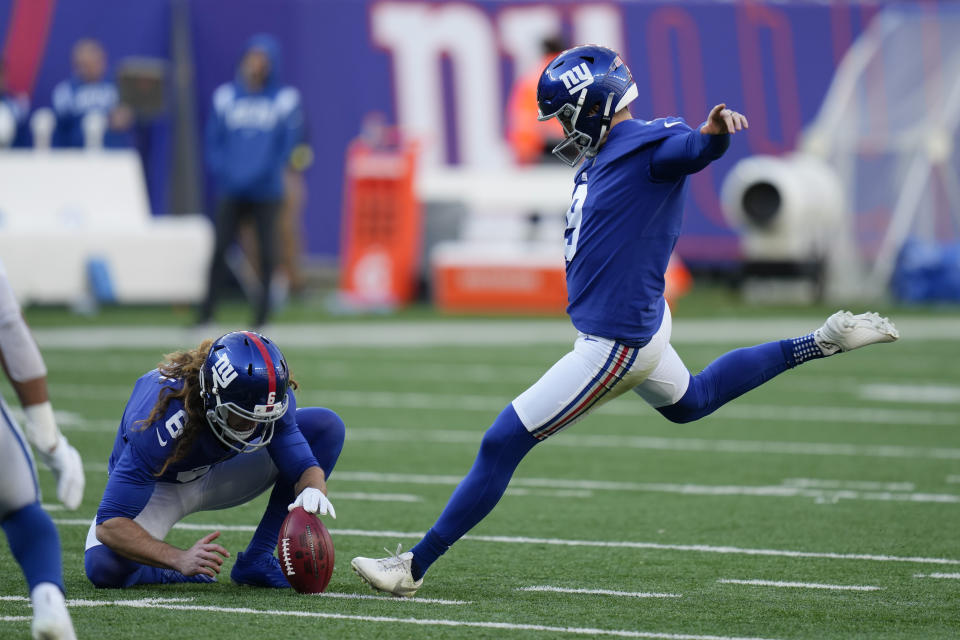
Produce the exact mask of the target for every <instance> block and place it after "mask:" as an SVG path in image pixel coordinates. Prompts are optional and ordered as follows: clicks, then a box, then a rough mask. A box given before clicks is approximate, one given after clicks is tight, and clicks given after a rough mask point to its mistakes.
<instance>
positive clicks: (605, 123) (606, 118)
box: [584, 90, 613, 158]
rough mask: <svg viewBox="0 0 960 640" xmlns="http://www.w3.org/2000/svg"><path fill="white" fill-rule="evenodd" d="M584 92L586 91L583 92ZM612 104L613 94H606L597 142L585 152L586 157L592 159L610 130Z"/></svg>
mask: <svg viewBox="0 0 960 640" xmlns="http://www.w3.org/2000/svg"><path fill="white" fill-rule="evenodd" d="M584 91H586V90H584ZM612 104H613V92H612V91H611V92H610V93H608V94H607V104H605V105H604V107H603V115H602V116H601V117H600V135H598V136H597V140H596V141H595V142H594V143H593V144H591V145H590V148H589V149H588V150H587V156H588V157H591V158H592V157H593V156H595V155H597V152H598V151H600V145H601V144H603V142H604V140H605V139H606V137H607V133H608V131H609V129H610V121H611V120H613V114H612V113H610V107H611V105H612Z"/></svg>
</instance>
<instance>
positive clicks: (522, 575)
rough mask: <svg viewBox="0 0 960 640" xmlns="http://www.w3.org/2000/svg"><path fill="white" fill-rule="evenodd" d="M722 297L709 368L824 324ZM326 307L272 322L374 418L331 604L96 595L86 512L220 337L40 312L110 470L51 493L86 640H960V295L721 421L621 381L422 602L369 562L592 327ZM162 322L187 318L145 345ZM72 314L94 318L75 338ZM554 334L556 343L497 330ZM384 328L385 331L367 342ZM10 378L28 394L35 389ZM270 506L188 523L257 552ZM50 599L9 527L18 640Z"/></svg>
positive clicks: (5, 617)
mask: <svg viewBox="0 0 960 640" xmlns="http://www.w3.org/2000/svg"><path fill="white" fill-rule="evenodd" d="M707 306H710V305H707ZM243 313H244V310H236V315H237V317H238V318H242V317H243ZM719 314H720V315H722V316H723V317H724V318H725V323H724V324H722V325H718V326H719V328H718V329H717V330H715V331H714V330H711V326H710V322H709V321H708V319H709V317H710V315H711V314H710V311H709V309H703V308H694V310H693V312H692V313H691V314H690V316H692V318H690V317H688V316H685V315H684V313H683V309H682V308H681V309H680V310H679V311H678V312H676V313H675V316H674V319H675V332H674V335H675V340H674V344H675V346H676V347H677V350H678V351H679V353H680V354H681V356H682V357H683V358H684V360H685V361H686V363H687V365H688V366H689V367H690V368H691V369H693V370H699V369H700V368H702V367H703V366H704V365H706V364H707V363H708V362H709V361H710V360H711V359H713V358H714V357H716V356H718V355H720V354H721V353H723V352H724V351H726V350H728V349H731V348H734V347H737V346H744V345H747V344H751V343H752V342H753V341H754V338H755V339H756V340H761V339H767V337H768V335H767V334H768V333H770V332H771V331H774V332H775V331H776V328H777V327H778V326H782V327H783V331H784V335H783V337H790V334H789V333H787V332H789V331H790V330H792V329H794V328H795V327H798V326H805V324H809V327H808V328H810V329H812V328H815V327H816V326H817V325H818V324H819V323H820V322H821V321H822V319H823V317H824V316H825V314H821V313H820V310H817V311H816V312H811V311H807V310H804V311H797V310H793V311H792V312H789V313H788V312H784V311H782V310H781V311H776V310H775V311H771V312H769V313H765V312H764V311H763V310H756V309H752V310H747V309H740V313H739V315H738V314H737V312H736V310H735V309H733V308H726V307H723V308H722V309H721V311H720V312H719ZM891 315H893V316H894V319H895V320H896V319H898V318H897V316H896V314H894V313H891ZM308 316H309V314H308V313H302V314H301V315H296V314H294V315H292V316H289V315H288V316H286V317H283V316H282V317H281V319H280V321H278V323H277V324H276V326H275V327H274V331H273V333H272V335H273V337H274V338H275V339H276V340H277V342H278V343H279V344H280V346H281V347H282V348H283V349H284V351H285V353H286V354H287V357H288V359H289V361H290V363H291V366H292V368H293V371H294V374H295V377H296V378H297V379H298V380H299V382H300V384H301V387H302V392H301V393H299V394H298V400H299V404H300V406H309V405H324V406H328V407H330V408H332V409H334V410H336V411H337V412H339V413H340V414H341V416H342V417H343V418H344V420H345V422H346V424H347V429H348V431H347V442H346V446H345V448H344V451H343V455H342V457H341V458H340V461H339V464H338V466H337V469H336V471H335V472H334V474H333V476H332V478H331V480H330V483H329V486H330V497H331V499H332V501H333V503H334V504H335V505H336V509H337V514H338V516H339V518H338V519H337V520H336V521H328V522H327V524H328V527H330V529H331V533H332V535H333V540H334V543H335V545H336V552H337V559H336V569H335V571H334V575H333V579H332V582H331V584H330V587H329V589H328V591H329V592H330V593H329V596H303V595H298V594H296V593H292V592H289V591H288V592H283V593H277V592H273V591H265V590H255V589H251V588H239V587H236V586H234V585H232V584H231V583H230V582H229V579H228V578H227V576H228V574H229V569H230V567H231V566H232V559H231V560H228V561H227V562H226V563H225V567H224V568H225V572H224V574H223V577H222V578H221V580H220V582H219V583H218V584H213V585H188V586H183V587H177V586H164V587H156V588H135V589H129V590H126V591H122V592H121V591H101V590H96V589H94V588H93V587H92V586H90V584H89V583H88V582H87V580H86V578H85V576H84V573H83V545H84V539H85V536H86V532H87V523H89V521H90V519H91V518H92V517H93V515H94V513H95V510H96V506H97V503H98V500H99V496H100V493H101V492H102V490H103V487H104V484H105V480H106V478H105V476H106V472H105V470H106V459H107V455H108V453H109V450H110V447H111V446H112V442H113V437H114V432H115V428H116V423H117V421H118V419H119V417H120V414H121V412H122V410H123V406H124V402H125V399H126V396H127V394H128V392H129V389H130V387H131V385H132V383H133V381H134V379H135V378H136V377H137V376H139V375H140V374H141V373H143V372H145V371H146V370H148V369H150V368H152V367H153V366H154V364H155V363H156V362H157V360H158V359H159V357H160V355H161V354H162V353H163V352H164V351H165V350H167V349H168V348H170V347H176V346H189V342H188V341H189V340H191V339H192V338H193V336H192V334H191V333H190V332H189V331H183V330H179V329H176V325H178V324H183V321H184V317H183V316H182V314H178V313H177V312H172V313H171V312H162V313H151V312H150V311H149V310H140V311H133V312H113V313H112V314H111V313H108V314H106V315H105V316H102V317H101V318H99V319H93V320H81V321H77V320H76V319H75V318H72V317H70V316H67V315H65V314H62V313H59V312H56V311H49V312H48V311H42V312H37V313H30V314H28V317H29V318H30V319H31V322H32V323H33V324H34V326H35V328H36V329H37V334H38V340H39V342H40V343H41V345H42V346H43V345H51V344H56V345H58V346H55V347H49V346H47V347H45V348H44V354H45V357H46V359H47V364H48V368H49V370H50V376H49V380H50V388H51V393H52V396H53V402H54V406H55V408H56V409H57V410H58V412H60V421H61V424H62V428H63V430H64V432H65V434H66V435H67V436H68V437H69V439H70V441H71V442H72V443H74V444H75V445H76V446H77V448H78V449H79V450H80V452H81V454H82V455H83V457H84V462H85V466H86V468H87V493H86V497H85V499H84V503H83V505H82V506H81V508H80V509H79V510H78V511H76V512H66V511H62V510H53V511H52V512H51V513H52V515H53V517H54V518H55V520H56V522H57V523H58V528H59V530H60V534H61V537H62V543H63V550H64V570H65V574H66V584H67V588H68V597H69V598H70V604H71V612H72V615H73V618H74V621H75V625H76V628H77V632H78V635H79V636H80V637H87V638H104V639H107V640H110V639H114V638H116V639H120V638H133V637H136V638H144V639H153V638H183V637H190V638H203V639H204V640H207V639H209V640H214V639H217V638H231V639H234V638H238V637H240V638H251V639H252V638H464V637H470V638H567V637H570V638H576V637H605V636H613V637H627V638H631V637H633V638H673V639H681V638H715V639H728V638H781V639H798V638H809V639H832V638H844V639H847V638H864V639H867V638H869V639H871V640H874V639H882V638H924V639H928V638H956V637H958V636H960V546H958V537H957V532H958V530H960V369H958V367H957V362H958V360H960V341H958V336H960V315H958V314H956V313H951V312H949V311H943V312H936V313H932V312H929V313H924V312H918V311H916V310H914V311H910V312H907V313H904V314H903V316H904V318H905V322H903V323H901V331H902V333H903V338H902V339H901V340H900V341H899V342H898V343H896V344H893V345H878V346H874V347H870V348H867V349H864V350H861V351H857V352H854V353H850V354H843V355H840V356H837V357H834V358H830V359H826V360H820V361H815V362H811V363H808V364H805V365H803V366H801V367H799V368H798V369H796V370H793V371H790V372H787V373H786V374H784V375H782V376H780V377H779V378H777V379H775V380H774V381H772V382H770V383H769V384H767V385H765V386H764V387H762V388H760V389H758V390H755V391H753V392H751V393H750V394H748V395H747V396H745V397H743V398H741V399H739V400H738V401H736V402H735V403H733V404H732V405H729V406H728V407H726V408H724V409H721V410H720V411H719V412H718V413H717V414H715V415H714V416H711V417H709V418H707V419H705V420H702V421H700V422H699V423H694V424H690V425H673V424H670V423H668V422H667V421H666V420H664V419H663V418H661V417H660V416H659V414H657V413H656V412H655V411H653V410H651V409H650V408H648V407H647V406H646V405H645V404H644V403H643V402H642V401H641V400H639V399H638V398H636V397H633V396H632V395H631V394H628V396H629V397H627V396H625V397H621V398H619V399H617V400H615V401H614V402H613V403H611V404H610V405H607V406H606V407H604V408H602V409H601V410H599V411H598V412H596V413H594V414H593V415H591V416H590V417H589V418H587V419H586V420H585V421H582V422H580V423H578V424H576V425H575V426H574V427H573V428H571V429H569V430H567V431H565V432H563V433H562V434H560V435H559V436H557V437H555V438H554V439H552V440H550V441H548V442H547V443H546V444H543V445H541V446H539V447H537V448H535V449H534V450H533V451H532V452H531V454H530V455H529V456H528V457H527V459H526V460H525V461H524V462H523V463H522V464H521V466H520V468H519V470H518V473H517V476H516V477H515V478H514V482H513V483H512V484H511V489H510V490H508V494H507V495H506V496H505V498H504V499H503V501H502V502H501V503H500V505H499V506H498V507H497V508H496V509H495V510H494V512H493V513H492V514H491V516H490V517H488V518H487V519H486V520H485V521H484V522H482V523H481V524H480V525H479V526H478V527H477V528H476V529H475V530H474V531H472V532H471V536H470V537H468V538H467V539H465V540H463V541H461V542H460V543H458V544H457V545H456V546H455V547H454V548H453V549H452V550H451V551H450V552H449V553H448V554H447V555H446V556H445V557H443V558H442V559H441V560H440V561H439V562H438V563H437V564H436V565H434V567H433V569H432V570H431V571H430V573H429V574H428V575H427V578H426V580H425V583H424V586H423V588H422V589H421V591H420V592H419V594H418V596H417V597H416V598H414V599H413V600H398V599H392V598H372V597H370V596H372V595H373V594H372V592H370V591H369V589H368V588H367V587H366V586H365V585H364V584H362V583H361V582H360V580H359V579H358V578H357V577H356V576H355V575H354V574H353V573H352V572H351V571H350V565H349V562H350V558H351V557H353V556H354V555H374V556H380V555H384V552H383V547H388V548H390V549H391V550H392V549H393V548H395V547H396V545H397V543H402V544H403V545H404V548H406V547H408V546H410V545H412V544H413V543H415V542H416V541H417V540H418V539H419V535H420V534H422V532H424V531H425V530H426V529H427V528H428V527H429V526H430V525H431V524H432V523H433V521H434V519H435V518H436V516H437V515H438V514H439V512H440V510H441V509H442V507H443V505H444V504H445V503H446V500H447V498H448V496H449V495H450V492H451V491H452V489H453V486H454V484H455V482H456V480H457V479H459V478H460V477H462V476H463V474H464V473H465V472H466V471H467V469H468V468H469V465H470V464H471V463H472V460H473V457H474V454H475V452H476V448H477V445H478V443H479V440H480V437H481V435H482V433H483V431H484V429H485V428H486V427H487V426H488V425H489V423H490V422H491V421H492V419H493V418H494V417H495V416H496V414H497V413H498V412H499V411H500V409H501V408H502V407H503V406H504V405H505V404H506V403H507V402H509V401H510V400H511V399H512V398H513V397H514V396H515V395H517V394H518V393H519V392H521V391H522V390H523V389H524V388H525V387H526V386H527V385H529V384H530V383H532V382H533V381H534V380H535V379H536V378H537V377H538V376H539V375H540V373H542V372H543V371H544V370H546V368H547V367H549V366H550V365H551V364H552V363H553V362H554V361H555V360H556V359H557V358H559V357H560V356H561V355H563V354H564V353H565V352H566V351H567V350H568V348H569V346H570V338H572V333H570V334H569V338H568V337H565V336H566V334H565V328H564V325H563V322H564V321H563V320H561V319H543V318H541V319H535V320H523V319H520V320H516V321H510V320H504V319H500V318H497V319H493V318H491V319H488V320H483V319H480V320H478V319H476V318H474V319H458V318H439V317H435V316H433V315H432V314H431V313H429V312H426V311H420V312H415V313H412V314H406V315H401V316H400V317H399V318H398V319H395V320H394V319H391V318H386V317H380V318H375V319H372V320H371V319H364V320H362V321H358V322H348V321H347V320H346V319H344V318H339V319H337V318H332V319H331V318H326V319H324V321H323V323H321V324H317V325H314V326H309V325H305V324H303V323H305V322H306V321H307V320H308V319H309V318H308ZM236 321H240V320H236ZM288 321H290V322H296V323H298V324H286V322H288ZM144 322H150V323H151V324H158V323H160V324H165V325H167V329H168V330H169V331H168V333H166V334H163V337H161V338H159V339H158V340H150V339H147V338H144V339H143V340H139V341H138V340H137V335H138V334H137V333H136V332H137V331H139V330H140V329H139V328H138V327H139V325H141V324H142V323H144ZM423 322H429V323H431V324H429V325H427V326H428V329H429V330H428V331H427V333H428V334H430V333H434V334H435V336H436V337H437V340H436V343H435V344H431V340H430V339H429V335H428V337H427V338H420V339H417V340H409V341H406V342H405V340H406V339H405V337H404V336H405V335H406V334H405V333H404V331H405V330H408V329H409V328H410V327H415V326H417V325H419V324H420V323H423ZM104 324H106V325H109V326H110V327H112V328H111V329H109V330H108V331H106V332H105V336H104V333H103V331H102V326H103V325H104ZM69 325H80V327H79V328H78V329H77V331H76V332H75V333H68V332H67V331H66V330H67V329H68V328H69ZM484 326H486V327H487V329H478V327H481V328H482V327H484ZM531 326H532V328H533V333H534V334H535V335H536V336H537V339H535V340H529V341H525V340H523V339H518V340H514V341H510V342H508V343H501V342H498V341H497V340H496V339H495V338H496V336H497V335H498V334H499V335H503V336H509V335H511V334H514V333H515V332H520V334H521V335H525V334H524V333H523V332H524V331H525V330H527V329H530V328H531ZM171 327H173V329H172V330H170V328H171ZM950 327H953V328H954V329H955V330H952V331H951V329H950ZM98 328H100V329H98ZM908 329H909V331H908ZM96 330H100V331H101V334H100V337H98V338H97V339H104V337H106V339H108V340H112V339H115V340H116V342H117V343H118V344H128V343H129V344H131V345H134V346H129V347H127V346H124V347H122V348H117V347H114V348H110V347H103V346H98V344H97V342H96V340H93V339H91V340H86V339H84V338H83V336H84V335H85V334H84V333H83V332H84V331H91V332H93V331H96ZM441 330H442V331H446V332H447V333H446V334H443V335H441V333H442V331H441ZM362 331H369V335H370V336H371V338H375V340H376V345H377V346H373V347H371V346H367V347H364V346H360V345H358V344H356V343H355V341H356V338H355V333H356V332H362ZM447 334H452V335H453V336H454V338H450V337H449V336H448V337H444V335H447ZM731 334H733V336H734V337H733V338H728V337H725V336H728V335H731ZM949 335H953V337H952V338H950V337H948V336H949ZM338 336H342V339H340V338H338ZM457 336H459V339H457V338H456V337H457ZM491 336H493V338H491ZM555 336H560V337H555ZM284 337H287V338H288V340H289V343H287V342H284ZM312 337H316V338H317V340H316V341H315V342H314V341H313V340H312ZM505 339H506V338H505ZM70 340H73V346H70ZM177 340H180V341H182V342H183V344H180V345H178V344H174V343H175V342H176V341H177ZM157 341H158V342H159V343H162V344H154V342H157ZM138 344H139V345H142V346H135V345H138ZM4 395H5V397H6V398H7V399H8V402H9V401H10V399H11V396H10V390H9V388H5V389H4ZM40 480H41V484H42V486H43V489H44V493H45V500H44V503H45V504H46V505H49V506H51V507H52V508H53V509H56V507H57V504H56V501H55V493H54V490H53V482H52V476H51V475H50V473H49V472H47V471H46V470H42V471H41V473H40ZM264 503H265V497H261V498H260V499H258V500H256V501H254V502H253V503H251V504H248V505H245V506H243V507H239V508H235V509H232V510H228V511H221V512H207V513H200V514H195V515H193V516H191V517H190V518H189V519H188V520H187V522H186V523H185V524H186V526H184V527H181V528H177V529H174V531H173V532H172V533H171V534H170V536H169V537H168V541H169V542H171V543H173V544H176V545H178V546H182V547H186V546H189V545H190V544H192V543H193V541H195V540H196V539H198V538H200V537H201V536H202V535H204V534H205V533H207V532H209V531H212V530H217V529H219V530H220V531H222V532H223V533H222V536H221V540H220V541H221V542H222V543H223V544H224V545H225V546H226V547H227V548H228V549H230V550H231V552H232V553H234V554H235V553H236V552H237V551H240V550H242V549H243V548H244V546H245V545H246V543H247V540H248V539H249V536H250V533H251V531H252V529H253V527H254V526H255V525H256V523H257V521H258V519H259V516H260V512H261V510H262V508H263V505H264ZM25 594H26V589H25V585H24V582H23V579H22V576H21V575H20V573H19V571H18V569H17V567H16V565H15V563H14V561H13V559H12V557H11V556H10V554H9V552H8V550H7V549H6V547H5V546H4V547H3V548H2V549H0V596H2V597H3V598H4V599H3V600H2V601H0V638H18V637H26V636H27V635H28V629H29V618H28V616H29V615H30V609H29V604H28V603H27V602H26V601H24V600H22V599H18V598H22V597H23V596H25Z"/></svg>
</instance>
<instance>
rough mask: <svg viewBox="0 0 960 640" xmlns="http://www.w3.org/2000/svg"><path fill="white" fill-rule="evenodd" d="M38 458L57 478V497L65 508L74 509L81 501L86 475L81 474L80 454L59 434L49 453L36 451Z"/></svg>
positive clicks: (81, 462)
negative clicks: (55, 444) (54, 445)
mask: <svg viewBox="0 0 960 640" xmlns="http://www.w3.org/2000/svg"><path fill="white" fill-rule="evenodd" d="M37 455H38V457H39V458H40V460H41V461H42V462H43V464H45V465H46V466H47V467H49V468H50V470H51V471H53V475H54V477H55V478H56V479H57V497H58V498H59V499H60V502H62V503H63V506H65V507H66V508H67V509H71V510H73V509H76V508H77V507H79V506H80V502H81V501H83V487H84V485H85V484H86V480H87V479H86V477H85V476H84V474H83V461H82V460H81V459H80V454H79V453H78V452H77V450H76V449H74V448H73V447H72V446H70V443H69V442H67V439H66V438H65V437H63V436H62V435H61V436H60V439H59V440H58V441H57V446H56V447H54V449H53V451H50V452H49V453H48V452H46V451H40V450H38V451H37Z"/></svg>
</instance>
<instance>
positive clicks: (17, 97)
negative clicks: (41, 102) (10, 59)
mask: <svg viewBox="0 0 960 640" xmlns="http://www.w3.org/2000/svg"><path fill="white" fill-rule="evenodd" d="M29 112H30V99H29V98H28V97H27V96H26V95H25V94H22V93H20V94H15V93H12V92H10V91H8V90H7V80H6V61H5V60H0V148H2V147H12V146H20V144H19V142H20V140H21V139H22V138H23V137H24V136H25V133H26V126H25V125H26V123H27V114H28V113H29Z"/></svg>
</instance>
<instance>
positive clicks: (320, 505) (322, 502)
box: [287, 487, 337, 520]
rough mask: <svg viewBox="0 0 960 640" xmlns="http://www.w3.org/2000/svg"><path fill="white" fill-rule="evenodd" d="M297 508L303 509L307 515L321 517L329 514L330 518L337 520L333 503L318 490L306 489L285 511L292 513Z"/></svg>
mask: <svg viewBox="0 0 960 640" xmlns="http://www.w3.org/2000/svg"><path fill="white" fill-rule="evenodd" d="M297 507H303V510H304V511H306V512H307V513H316V514H317V515H321V516H325V515H327V514H328V513H329V514H330V517H331V518H333V519H334V520H336V519H337V512H336V511H334V509H333V503H332V502H330V500H329V499H328V498H327V496H325V495H323V491H320V489H314V488H313V487H307V488H306V489H304V490H303V491H301V492H300V495H298V496H297V499H296V500H294V501H293V502H291V503H290V504H288V505H287V511H293V510H294V509H296V508H297Z"/></svg>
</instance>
